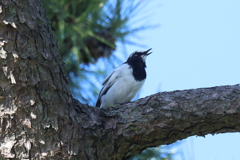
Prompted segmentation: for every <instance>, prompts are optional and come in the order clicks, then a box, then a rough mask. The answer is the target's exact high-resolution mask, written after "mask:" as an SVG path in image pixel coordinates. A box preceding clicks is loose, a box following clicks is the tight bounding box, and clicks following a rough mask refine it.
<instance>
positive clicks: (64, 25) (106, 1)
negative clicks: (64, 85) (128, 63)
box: [45, 0, 147, 103]
mask: <svg viewBox="0 0 240 160" xmlns="http://www.w3.org/2000/svg"><path fill="white" fill-rule="evenodd" d="M145 5H146V3H143V2H142V1H139V2H138V3H136V1H128V0H114V1H113V0H60V1H59V0H45V6H46V11H47V16H48V18H49V20H50V22H51V24H52V28H53V30H54V33H55V35H56V37H57V39H58V44H59V52H60V54H61V56H62V58H63V60H64V62H65V67H66V70H67V72H68V73H69V75H70V77H71V88H72V91H73V93H74V95H75V96H76V97H77V98H78V99H79V100H80V101H81V102H85V103H86V102H88V103H89V102H94V101H95V99H96V96H97V90H98V89H97V88H98V87H97V85H96V82H94V81H92V79H100V80H101V79H102V76H103V75H104V74H103V73H105V72H106V71H107V70H108V69H109V67H108V66H107V67H105V68H102V67H101V69H97V70H92V67H91V65H92V64H93V63H96V62H97V61H98V60H99V59H100V58H104V59H108V60H109V62H110V65H111V66H114V64H116V61H115V60H117V61H118V58H116V56H114V55H113V51H114V50H115V49H116V43H117V42H121V43H133V42H131V41H129V40H127V39H128V36H129V35H133V34H134V33H136V32H138V31H140V30H142V29H146V28H147V27H146V26H141V27H137V28H132V27H130V26H131V24H130V22H131V20H132V19H133V18H134V17H135V16H136V15H137V14H139V13H141V10H142V9H143V8H144V7H145ZM141 22H143V23H144V21H143V20H141ZM134 24H135V22H134ZM89 66H90V67H89ZM101 66H104V65H102V64H101ZM110 68H111V67H110ZM89 77H91V78H89ZM86 86H87V87H88V89H87V90H86Z"/></svg>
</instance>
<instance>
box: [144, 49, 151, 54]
mask: <svg viewBox="0 0 240 160" xmlns="http://www.w3.org/2000/svg"><path fill="white" fill-rule="evenodd" d="M151 49H152V48H150V49H149V50H147V51H145V52H144V53H145V54H146V55H149V54H151V53H152V52H149V51H150V50H151ZM148 52H149V53H148Z"/></svg>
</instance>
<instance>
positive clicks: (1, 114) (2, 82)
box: [0, 0, 240, 160]
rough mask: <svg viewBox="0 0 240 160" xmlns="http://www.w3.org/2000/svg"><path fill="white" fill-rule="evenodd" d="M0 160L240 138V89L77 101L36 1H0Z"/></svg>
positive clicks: (85, 155) (90, 157)
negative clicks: (107, 102)
mask: <svg viewBox="0 0 240 160" xmlns="http://www.w3.org/2000/svg"><path fill="white" fill-rule="evenodd" d="M0 64H1V68H0V142H1V143H0V153H1V154H0V158H1V159H7V158H10V159H11V158H12V159H76V160H79V159H81V160H85V159H86V160H95V159H99V160H106V159H118V160H120V159H127V158H129V157H130V156H132V155H133V154H135V153H138V152H140V151H142V150H143V149H145V148H147V147H153V146H158V145H162V144H170V143H173V142H175V141H177V140H181V139H184V138H187V137H189V136H192V135H198V136H204V135H206V134H216V133H226V132H239V131H240V120H239V119H240V94H239V93H240V86H239V85H233V86H219V87H212V88H202V89H192V90H183V91H173V92H162V93H157V94H155V95H151V96H148V97H146V98H143V99H140V100H138V101H135V102H131V103H128V104H125V105H121V106H117V107H115V108H110V109H99V108H95V107H91V106H88V105H85V104H81V103H80V102H78V101H77V100H75V99H74V98H73V97H72V95H71V93H70V90H69V88H68V76H67V74H66V72H65V70H64V64H63V63H62V61H61V58H60V57H59V54H58V51H57V42H56V39H55V38H54V36H53V34H52V30H51V27H50V25H49V23H48V22H47V20H46V15H45V10H44V7H43V3H42V1H41V0H21V1H17V0H1V1H0Z"/></svg>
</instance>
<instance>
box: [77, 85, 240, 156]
mask: <svg viewBox="0 0 240 160" xmlns="http://www.w3.org/2000/svg"><path fill="white" fill-rule="evenodd" d="M239 93H240V86H239V85H234V86H219V87H212V88H200V89H191V90H183V91H173V92H162V93H157V94H155V95H152V96H148V97H146V98H143V99H140V100H138V101H135V102H132V103H128V104H125V105H122V106H118V107H117V108H110V109H106V110H105V109H97V108H86V107H81V111H80V112H79V113H80V114H79V115H81V114H83V113H84V114H85V115H87V116H88V117H89V119H88V120H87V122H81V125H83V124H82V123H84V124H85V127H84V128H85V131H86V130H88V129H90V130H91V131H89V133H88V134H86V135H85V137H84V139H85V138H86V139H90V137H91V138H92V140H93V144H94V145H95V146H96V150H97V151H95V152H97V153H96V156H97V157H98V158H99V159H108V158H109V157H111V158H109V159H125V158H129V157H130V156H132V155H133V154H135V153H137V152H140V151H142V150H143V149H145V148H147V147H153V146H158V145H163V144H170V143H173V142H175V141H177V140H181V139H184V138H187V137H189V136H192V135H198V136H204V135H206V134H216V133H225V132H238V131H240V123H239V118H240V110H239V109H240V94H239ZM78 118H79V117H78ZM93 137H94V138H93ZM103 142H104V143H103ZM100 150H101V151H100ZM106 153H108V155H106ZM92 158H96V157H92Z"/></svg>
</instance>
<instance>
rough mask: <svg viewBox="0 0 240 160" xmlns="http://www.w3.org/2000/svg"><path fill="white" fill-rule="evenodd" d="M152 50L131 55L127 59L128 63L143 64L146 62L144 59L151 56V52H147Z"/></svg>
mask: <svg viewBox="0 0 240 160" xmlns="http://www.w3.org/2000/svg"><path fill="white" fill-rule="evenodd" d="M151 49H152V48H150V49H149V50H147V51H143V52H139V51H136V52H134V53H132V54H131V55H130V56H129V57H128V61H135V60H136V61H139V60H142V61H143V62H145V61H146V58H147V56H148V55H149V54H151V53H152V52H149V51H150V50H151Z"/></svg>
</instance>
